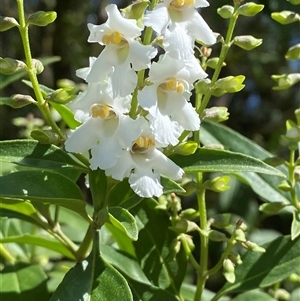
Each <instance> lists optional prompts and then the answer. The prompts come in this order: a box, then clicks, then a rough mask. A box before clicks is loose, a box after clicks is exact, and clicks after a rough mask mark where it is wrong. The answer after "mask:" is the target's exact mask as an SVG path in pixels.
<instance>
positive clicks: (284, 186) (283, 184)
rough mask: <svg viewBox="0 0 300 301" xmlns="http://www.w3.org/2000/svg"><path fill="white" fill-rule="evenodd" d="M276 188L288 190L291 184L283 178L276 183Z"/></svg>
mask: <svg viewBox="0 0 300 301" xmlns="http://www.w3.org/2000/svg"><path fill="white" fill-rule="evenodd" d="M278 189H280V190H282V191H287V192H288V191H290V190H291V189H292V186H291V184H290V183H289V182H288V181H287V180H284V181H282V182H281V183H280V184H279V185H278Z"/></svg>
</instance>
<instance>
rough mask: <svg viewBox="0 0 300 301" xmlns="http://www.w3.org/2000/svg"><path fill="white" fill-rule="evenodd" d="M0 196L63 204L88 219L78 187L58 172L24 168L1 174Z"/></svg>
mask: <svg viewBox="0 0 300 301" xmlns="http://www.w3.org/2000/svg"><path fill="white" fill-rule="evenodd" d="M0 196H1V197H5V198H10V199H23V200H31V201H37V202H41V203H43V204H54V205H59V206H63V207H66V208H68V209H70V210H73V211H75V212H77V213H78V214H80V215H81V216H82V217H84V218H85V219H86V220H88V221H90V217H89V216H88V215H87V213H86V210H85V202H84V201H83V200H82V194H81V191H80V189H79V187H78V186H77V185H76V184H75V183H74V182H73V181H71V180H70V179H68V178H67V177H64V176H62V175H60V174H58V173H54V172H49V171H40V170H30V171H29V170H26V171H19V172H15V173H12V174H9V175H6V176H2V177H0Z"/></svg>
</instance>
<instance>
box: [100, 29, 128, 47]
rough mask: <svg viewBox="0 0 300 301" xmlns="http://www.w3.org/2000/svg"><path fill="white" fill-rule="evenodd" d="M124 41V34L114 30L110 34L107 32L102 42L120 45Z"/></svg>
mask: <svg viewBox="0 0 300 301" xmlns="http://www.w3.org/2000/svg"><path fill="white" fill-rule="evenodd" d="M122 41H123V38H122V35H121V34H120V33H119V32H118V31H114V32H112V33H110V34H106V35H104V36H103V38H102V42H103V43H104V44H106V45H108V44H115V45H118V44H120V43H121V42H122Z"/></svg>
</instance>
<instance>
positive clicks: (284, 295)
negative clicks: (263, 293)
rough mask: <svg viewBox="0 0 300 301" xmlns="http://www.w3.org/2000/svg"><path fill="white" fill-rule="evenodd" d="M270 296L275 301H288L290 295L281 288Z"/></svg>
mask: <svg viewBox="0 0 300 301" xmlns="http://www.w3.org/2000/svg"><path fill="white" fill-rule="evenodd" d="M272 295H273V297H274V298H275V299H276V300H280V301H286V300H290V297H291V294H290V293H289V292H288V291H287V290H285V289H283V288H279V289H277V290H276V291H275V292H274V293H273V294H272Z"/></svg>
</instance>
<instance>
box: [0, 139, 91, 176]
mask: <svg viewBox="0 0 300 301" xmlns="http://www.w3.org/2000/svg"><path fill="white" fill-rule="evenodd" d="M0 161H2V162H9V163H15V164H19V165H24V166H30V167H35V168H42V169H52V170H53V169H64V168H65V169H67V168H72V169H74V168H75V169H78V170H81V171H85V172H87V168H86V167H85V166H83V165H82V164H80V163H78V162H76V161H75V160H73V159H72V158H71V157H70V156H69V155H68V154H67V153H66V152H65V151H63V150H62V149H60V148H58V147H57V146H54V145H45V144H40V143H38V142H37V141H34V140H27V139H24V140H9V141H1V142H0Z"/></svg>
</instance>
